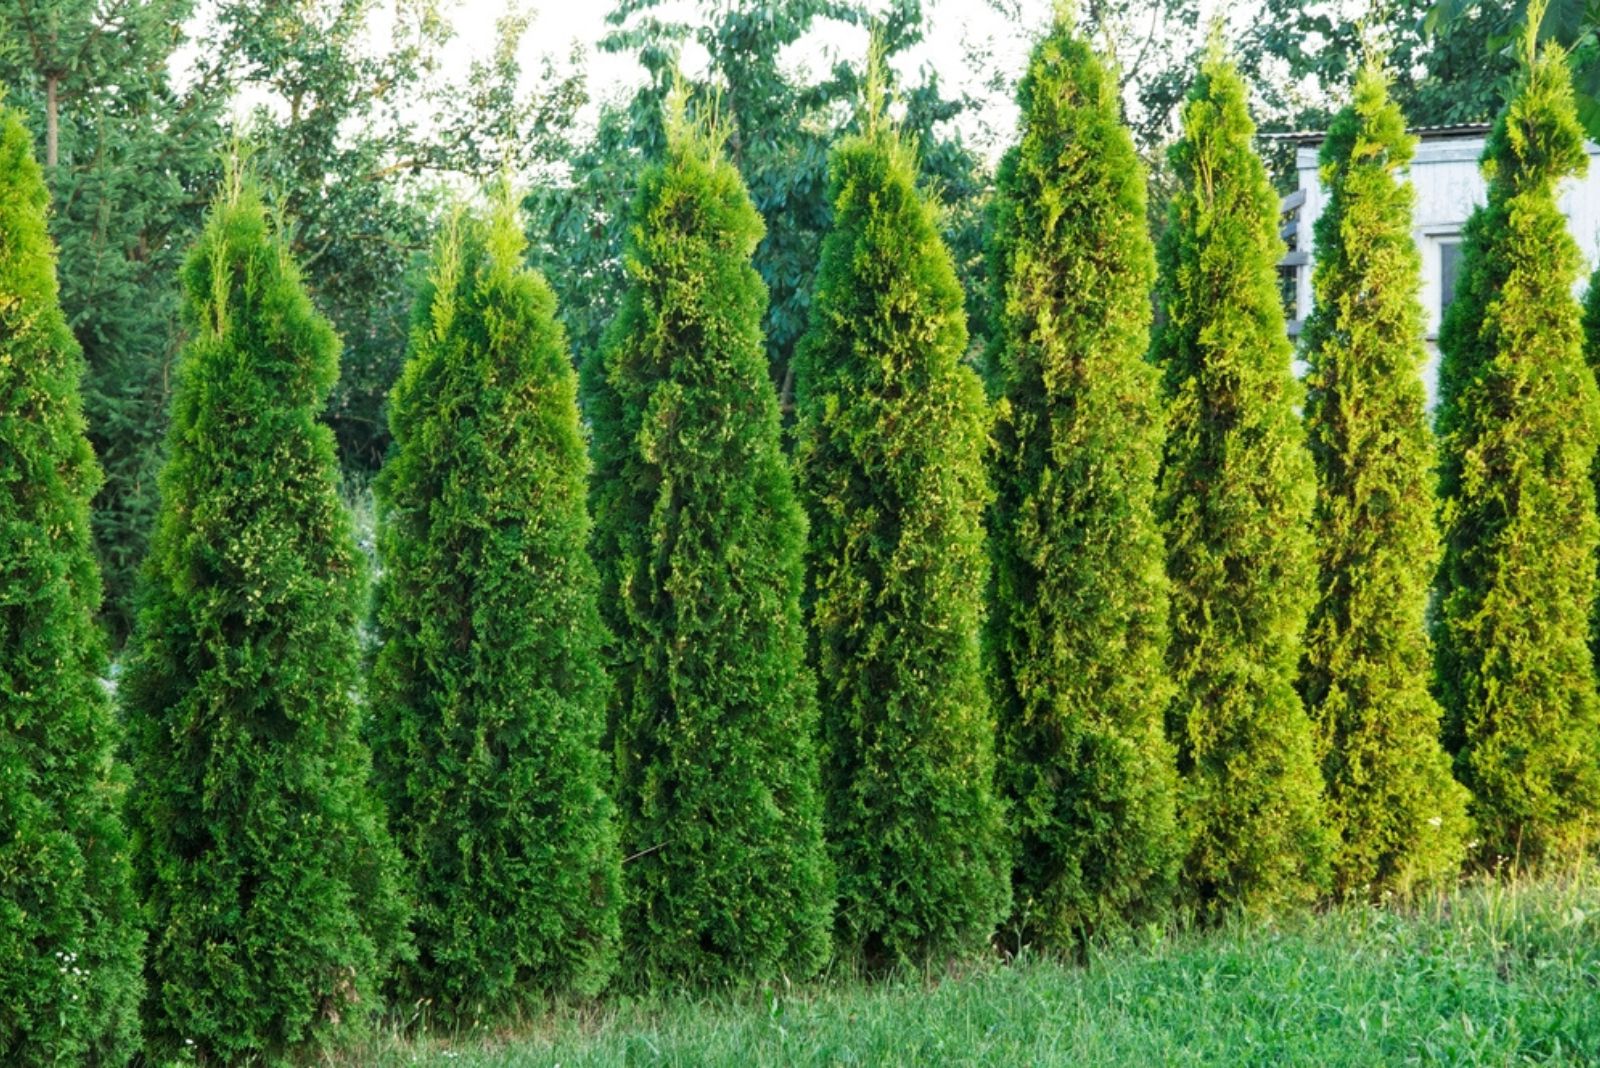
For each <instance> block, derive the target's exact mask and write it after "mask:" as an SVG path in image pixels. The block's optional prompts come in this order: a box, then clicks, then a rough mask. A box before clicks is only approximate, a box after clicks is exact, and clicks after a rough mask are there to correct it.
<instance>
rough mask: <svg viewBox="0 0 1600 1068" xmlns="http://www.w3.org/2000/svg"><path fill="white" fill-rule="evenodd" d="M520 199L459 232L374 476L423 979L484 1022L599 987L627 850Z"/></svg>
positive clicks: (555, 341)
mask: <svg viewBox="0 0 1600 1068" xmlns="http://www.w3.org/2000/svg"><path fill="white" fill-rule="evenodd" d="M525 244H526V242H525V240H524V238H523V237H522V232H521V228H520V226H519V224H518V220H517V217H516V209H515V208H514V207H513V206H512V205H511V202H510V201H509V200H505V199H502V200H501V202H500V203H499V204H498V205H497V209H496V211H495V212H494V215H493V217H492V219H491V220H490V221H489V222H487V223H480V222H478V221H476V220H460V221H458V222H456V223H454V224H452V225H451V226H450V227H449V228H447V229H446V231H445V233H444V234H443V236H442V237H441V239H440V241H439V243H438V247H437V250H436V252H435V255H434V261H433V267H432V271H431V273H430V275H429V278H428V280H427V282H426V284H424V286H423V287H422V289H421V291H420V292H419V294H418V296H417V300H416V307H415V313H414V315H413V324H412V331H411V354H410V357H409V360H408V362H407V364H406V368H405V371H404V374H403V376H402V377H401V379H400V382H399V384H398V385H396V387H395V390H394V393H393V395H392V397H391V398H390V403H389V422H390V427H391V429H392V431H393V435H394V448H393V451H392V452H391V454H390V458H389V461H388V463H387V464H386V465H385V466H384V469H383V472H382V474H381V475H380V477H379V480H378V483H377V487H376V489H377V496H378V502H379V523H380V528H379V539H378V546H379V552H380V555H381V558H382V560H383V566H384V571H383V580H382V583H381V585H380V588H379V596H378V624H379V629H380V634H381V638H382V646H381V648H380V650H379V653H378V657H377V662H376V664H375V666H374V670H373V679H372V710H373V728H372V729H373V760H374V763H375V765H376V768H377V777H378V782H379V784H380V787H381V791H382V793H383V795H384V800H385V801H386V802H387V803H388V810H389V821H390V828H391V829H392V831H393V833H394V837H395V841H396V843H397V844H398V845H399V847H400V850H401V852H402V854H403V855H404V856H405V859H406V861H407V863H408V865H409V868H410V872H411V878H412V883H413V890H414V897H415V912H414V915H413V920H412V928H413V931H414V933H415V938H416V950H417V957H416V961H415V963H414V964H413V965H412V966H410V967H409V968H408V969H407V974H406V976H405V981H404V983H403V984H402V989H403V990H404V992H405V995H406V1003H407V1004H410V1003H411V1002H413V1001H415V1000H417V999H421V998H427V999H430V1001H431V1004H432V1011H433V1012H434V1013H435V1014H437V1015H438V1016H439V1017H440V1018H441V1020H443V1021H448V1022H451V1023H454V1024H455V1025H457V1026H465V1025H471V1024H473V1023H476V1022H478V1021H480V1020H482V1019H483V1018H485V1017H486V1016H492V1015H503V1014H506V1013H514V1012H516V1011H517V1010H519V1009H526V1008H530V1007H531V1006H533V1005H534V1004H536V1002H537V999H539V998H540V997H542V996H543V995H546V994H550V993H562V992H567V991H578V992H582V993H592V992H594V991H596V990H597V989H598V988H599V987H600V985H601V984H602V983H604V981H605V979H606V977H607V976H608V975H609V974H610V971H611V968H612V966H613V964H614V963H615V958H616V940H617V909H618V905H619V901H620V888H619V880H620V867H619V861H620V855H619V854H618V852H617V838H616V832H615V829H614V827H613V825H612V809H611V802H610V800H609V798H608V797H607V795H606V794H605V792H604V790H603V789H602V786H603V782H604V780H605V778H606V772H605V771H604V770H603V768H604V765H603V764H602V762H601V754H600V748H599V747H600V729H601V725H602V723H603V720H604V718H605V699H606V687H605V676H604V673H603V671H602V669H601V666H600V651H601V636H602V632H601V629H600V615H599V608H598V605H597V602H596V596H597V590H598V585H597V580H596V577H595V571H594V566H593V564H592V563H591V562H590V560H589V549H588V537H589V512H588V504H587V502H586V500H585V494H586V492H587V478H588V473H589V458H588V453H587V451H586V449H587V446H586V443H585V441H584V437H583V431H582V428H581V427H580V425H579V422H578V406H577V376H576V375H575V374H574V373H573V371H572V365H571V363H570V362H569V360H568V356H567V344H566V334H565V332H564V331H563V330H562V328H561V326H560V324H559V323H558V322H557V321H556V318H555V297H554V296H553V295H552V293H551V290H550V287H549V286H548V285H546V284H545V281H544V278H543V277H542V276H541V275H539V274H537V273H535V272H534V271H531V270H528V269H526V268H525V267H523V265H522V256H523V251H524V246H525Z"/></svg>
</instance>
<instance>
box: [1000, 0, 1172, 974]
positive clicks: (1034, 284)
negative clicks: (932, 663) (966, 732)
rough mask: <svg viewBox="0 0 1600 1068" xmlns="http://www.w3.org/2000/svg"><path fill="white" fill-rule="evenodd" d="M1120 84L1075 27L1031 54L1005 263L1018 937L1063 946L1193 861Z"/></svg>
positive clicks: (1151, 911)
mask: <svg viewBox="0 0 1600 1068" xmlns="http://www.w3.org/2000/svg"><path fill="white" fill-rule="evenodd" d="M1119 101H1120V97H1119V92H1118V88H1117V78H1116V76H1115V73H1114V72H1113V71H1111V70H1109V69H1107V67H1106V66H1105V64H1103V63H1102V62H1101V61H1100V60H1099V59H1098V58H1097V57H1096V56H1095V54H1094V52H1093V50H1092V49H1091V48H1090V47H1089V45H1088V43H1087V42H1086V41H1085V40H1084V39H1083V38H1082V37H1080V36H1079V35H1078V34H1077V33H1076V32H1075V31H1074V30H1073V28H1072V26H1071V24H1070V22H1069V20H1068V19H1066V18H1065V17H1063V18H1061V19H1058V21H1057V22H1056V24H1055V26H1054V27H1053V28H1052V29H1051V31H1050V33H1049V34H1048V35H1047V36H1046V37H1045V38H1044V40H1042V41H1041V42H1040V43H1039V44H1038V46H1037V47H1036V48H1035V49H1034V52H1033V58H1032V60H1031V62H1030V64H1029V67H1028V72H1027V74H1026V76H1025V77H1024V78H1023V80H1022V85H1021V89H1020V91H1019V103H1020V104H1021V110H1022V119H1021V137H1020V142H1019V144H1018V145H1017V146H1016V147H1015V148H1014V149H1012V150H1011V152H1010V153H1008V154H1007V156H1006V159H1005V161H1004V162H1003V163H1002V165H1001V168H1000V177H999V188H998V192H997V197H996V210H995V234H994V238H993V246H992V248H991V250H990V264H991V271H992V273H993V279H992V280H993V285H994V299H993V303H994V307H995V309H996V313H997V315H996V321H995V323H994V325H993V329H992V331H991V345H990V351H989V356H988V363H989V365H990V371H991V379H992V381H993V384H994V386H995V388H996V390H997V392H999V393H1000V395H1001V402H1000V415H999V419H998V425H997V426H996V428H995V444H996V447H995V449H994V454H993V461H992V467H993V477H994V480H995V489H996V493H997V500H996V503H995V507H994V513H993V518H992V523H991V535H992V541H993V551H994V557H995V582H994V595H993V603H992V605H991V607H990V620H989V627H988V634H987V643H986V644H987V647H988V654H989V660H990V670H991V673H992V678H993V690H994V696H995V702H996V712H997V715H998V717H999V721H1000V753H999V760H1000V782H1001V783H1002V784H1003V786H1004V789H1005V794H1006V796H1007V798H1008V799H1009V801H1010V803H1011V821H1012V825H1013V828H1014V831H1015V834H1016V839H1017V842H1016V855H1015V886H1014V894H1015V898H1016V901H1015V909H1016V923H1017V925H1018V927H1019V933H1020V934H1021V935H1022V936H1023V937H1025V938H1030V939H1038V940H1041V941H1042V942H1044V943H1046V944H1052V945H1055V946H1057V947H1064V946H1072V945H1074V944H1076V943H1077V942H1078V940H1080V939H1082V938H1083V937H1084V936H1085V935H1088V934H1092V933H1096V932H1100V931H1103V930H1104V929H1105V928H1107V927H1109V926H1115V925H1118V924H1122V923H1125V922H1128V921H1133V920H1141V919H1148V918H1152V917H1154V916H1158V915H1159V914H1160V911H1161V910H1162V909H1163V908H1165V907H1166V905H1167V904H1168V903H1169V902H1170V899H1171V896H1172V890H1173V882H1174V876H1175V874H1176V867H1177V861H1178V858H1179V855H1180V850H1181V843H1180V841H1179V839H1178V833H1177V827H1176V825H1175V822H1174V812H1173V806H1174V794H1175V788H1176V782H1175V780H1176V773H1175V766H1174V761H1173V753H1172V748H1171V746H1170V745H1169V744H1168V743H1167V740H1166V738H1165V736H1164V732H1163V723H1162V717H1163V713H1164V711H1165V708H1166V704H1167V701H1168V699H1169V698H1170V696H1171V693H1172V689H1171V685H1170V684H1169V682H1168V681H1167V668H1166V664H1165V662H1164V657H1165V654H1166V646H1167V611H1168V601H1167V579H1166V575H1165V572H1164V561H1163V552H1162V544H1161V534H1160V530H1159V528H1158V527H1157V525H1156V518H1155V513H1154V497H1155V488H1156V473H1157V467H1158V465H1159V463H1160V458H1161V441H1162V420H1161V410H1160V380H1159V376H1158V374H1157V372H1156V371H1155V369H1154V368H1152V367H1151V366H1150V365H1149V363H1147V362H1146V358H1145V357H1146V353H1147V350H1148V348H1149V344H1150V314H1151V310H1150V286H1151V284H1152V282H1153V281H1154V277H1155V254H1154V251H1153V249H1152V248H1151V244H1150V238H1149V236H1148V234H1147V233H1146V228H1145V179H1144V170H1143V168H1142V166H1141V165H1140V163H1139V158H1138V156H1137V154H1136V152H1135V150H1134V146H1133V138H1132V136H1131V135H1130V134H1129V132H1128V130H1127V128H1126V127H1124V126H1123V125H1122V122H1121V120H1120V118H1119V116H1120V103H1119Z"/></svg>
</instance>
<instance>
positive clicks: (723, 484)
mask: <svg viewBox="0 0 1600 1068" xmlns="http://www.w3.org/2000/svg"><path fill="white" fill-rule="evenodd" d="M761 234H762V225H761V218H760V216H759V215H757V213H756V210H755V208H754V206H753V205H752V204H751V202H750V197H749V194H748V193H747V192H746V191H745V188H744V184H743V183H742V181H741V180H740V178H739V173H738V171H737V170H735V169H734V167H733V165H732V164H731V163H729V162H728V161H727V160H726V159H725V158H724V157H723V155H722V135H721V133H720V131H718V130H717V129H715V128H713V127H711V126H710V125H708V124H704V123H690V122H689V121H688V120H687V119H685V118H684V116H683V101H682V94H681V93H679V94H677V100H676V103H675V105H674V107H673V111H672V114H671V115H670V116H669V121H668V133H667V145H666V149H665V153H664V159H663V161H662V162H661V163H658V164H656V165H654V166H652V167H650V168H649V169H647V170H646V171H645V173H644V174H643V175H642V176H641V178H640V188H639V192H638V195H637V197H636V198H635V201H634V207H633V223H632V227H631V232H630V236H629V243H628V255H627V267H628V274H629V286H628V290H627V293H626V294H625V296H624V297H623V303H622V310H621V312H620V313H619V315H618V317H617V319H616V320H615V321H614V322H613V324H612V327H611V329H610V331H609V332H608V335H607V339H606V343H605V345H604V346H603V347H602V349H601V350H600V351H599V353H597V354H596V355H594V356H593V357H591V358H590V360H589V361H588V362H587V363H586V365H585V375H584V377H585V384H584V389H585V393H586V395H587V404H588V414H589V418H590V420H591V423H592V425H593V428H594V436H595V445H594V450H595V457H596V472H595V487H596V489H595V493H594V501H595V524H596V546H597V562H598V563H599V565H600V566H601V568H602V570H603V572H606V573H607V574H606V575H605V578H604V584H605V587H606V588H607V590H608V591H609V592H608V593H607V594H605V595H603V597H602V602H601V603H602V608H603V610H606V611H608V615H609V619H608V622H609V624H610V629H611V630H612V632H613V634H614V636H615V639H614V642H613V644H612V657H613V667H612V673H613V676H614V678H615V679H616V692H615V696H614V698H613V707H612V709H611V712H610V731H609V733H610V735H611V738H612V742H613V745H614V748H615V755H616V784H615V790H616V798H617V806H618V811H619V813H620V817H621V819H620V831H621V837H622V847H623V854H624V856H625V857H626V858H627V859H626V861H625V863H624V867H623V883H624V895H625V896H624V906H623V934H624V938H625V940H626V941H627V942H628V944H629V945H630V946H631V949H630V951H629V953H628V954H627V958H626V962H627V966H628V968H629V969H630V973H631V977H632V979H633V980H634V981H635V982H639V981H644V980H648V979H651V978H657V977H659V978H663V979H673V980H684V981H693V982H706V983H715V982H724V981H727V982H740V981H747V980H750V979H762V978H768V977H772V976H775V975H777V974H779V973H780V972H782V973H785V974H788V975H790V976H795V977H800V976H805V975H809V974H811V973H812V972H814V971H816V969H817V968H818V967H819V966H820V965H821V963H822V961H823V959H824V957H825V955H826V953H827V948H828V924H829V918H830V907H829V892H830V888H831V883H830V878H829V874H828V864H827V858H826V854H825V851H824V848H823V844H822V816H821V807H820V800H819V798H818V766H817V756H816V741H815V737H814V735H815V732H816V729H817V723H816V695H815V692H814V680H813V676H812V674H811V672H810V671H809V669H808V668H807V667H806V663H805V636H804V631H803V629H802V625H801V615H800V588H801V582H802V565H803V560H802V555H803V553H804V549H805V517H804V515H803V513H802V512H801V509H800V504H799V501H798V499H797V497H796V495H795V491H794V486H793V482H792V476H791V473H790V471H789V468H788V464H787V461H786V459H785V457H784V455H783V452H782V450H781V448H780V445H779V425H778V404H777V397H776V395H775V393H774V391H773V388H772V384H771V382H770V381H769V379H768V377H767V370H766V359H765V356H764V351H763V346H762V338H761V314H762V309H763V307H764V305H765V302H766V292H765V287H764V286H763V285H762V283H761V279H760V277H759V276H758V275H757V274H756V272H755V270H754V269H753V268H752V267H751V265H750V257H751V254H752V252H753V251H754V249H755V246H756V243H757V242H758V241H760V239H761Z"/></svg>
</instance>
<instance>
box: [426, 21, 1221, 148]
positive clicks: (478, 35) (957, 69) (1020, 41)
mask: <svg viewBox="0 0 1600 1068" xmlns="http://www.w3.org/2000/svg"><path fill="white" fill-rule="evenodd" d="M724 2H738V0H724ZM1225 3H1227V0H1202V3H1201V8H1202V11H1201V14H1202V24H1204V19H1205V18H1207V17H1209V13H1210V12H1211V11H1212V10H1214V9H1217V8H1219V7H1220V6H1221V5H1223V4H1225ZM521 6H522V9H523V10H527V11H531V12H532V13H533V14H534V16H535V18H534V23H533V27H532V29H531V30H530V31H529V33H528V35H527V38H526V39H525V40H524V42H523V61H524V63H523V66H524V69H525V70H526V69H532V68H533V67H534V66H535V64H536V60H537V58H538V57H539V56H541V55H544V54H555V55H558V56H564V55H565V54H566V53H567V52H568V51H569V50H570V48H571V44H572V42H574V41H576V42H579V43H581V44H582V45H583V46H584V48H585V49H586V51H587V52H588V56H589V58H588V73H589V85H590V88H591V91H592V93H593V95H594V96H596V97H597V98H607V97H610V96H613V95H620V94H622V93H623V92H625V91H626V90H628V89H630V88H632V87H633V86H635V85H636V84H637V83H638V82H639V80H640V79H641V77H642V73H641V71H640V69H639V67H638V65H637V64H636V63H635V62H634V61H633V59H632V57H630V56H618V55H610V54H606V53H603V52H601V51H600V50H599V49H598V48H597V47H596V43H597V42H598V41H599V40H600V38H601V37H602V36H603V35H604V34H605V32H606V29H607V26H606V22H605V16H606V12H607V11H609V10H610V8H611V3H610V0H577V2H553V0H522V4H521ZM874 6H878V7H883V8H887V6H888V5H887V3H884V2H882V0H879V2H878V3H877V4H876V5H874ZM1228 6H1230V7H1234V8H1237V7H1238V6H1239V5H1238V4H1237V3H1233V4H1229V5H1228ZM694 7H695V3H694V0H677V2H676V3H675V4H674V5H673V6H672V7H671V8H668V9H666V11H665V12H664V14H665V13H666V12H670V11H674V10H676V11H683V12H690V11H692V10H693V8H694ZM1053 8H1054V0H924V11H925V13H926V18H927V26H926V36H925V40H924V42H923V44H922V45H921V46H919V47H918V48H916V49H914V50H912V51H910V52H908V53H906V54H904V55H902V56H900V57H898V59H897V62H896V67H897V68H898V69H899V72H900V73H901V75H902V76H903V77H905V78H907V79H909V80H910V81H912V82H913V83H915V82H918V81H920V80H921V79H920V78H919V77H918V76H917V72H918V70H919V69H921V68H923V67H927V68H930V69H932V70H934V71H937V72H938V73H939V76H940V79H941V81H942V82H943V83H944V85H945V87H946V92H947V93H949V94H951V95H954V94H955V93H956V92H966V93H970V94H972V95H974V96H976V97H978V98H980V99H982V100H984V104H985V106H984V112H985V113H986V116H987V117H988V119H989V121H990V123H991V124H992V125H993V126H994V127H995V128H996V129H997V130H999V131H1002V132H1004V133H1009V131H1010V127H1011V125H1012V123H1013V121H1014V109H1013V108H1012V105H1011V100H1010V99H1009V93H1004V94H1000V95H996V94H994V93H993V92H991V91H989V90H988V89H987V88H986V87H985V86H984V85H983V84H982V82H983V81H984V80H985V79H986V77H987V75H988V74H989V73H990V72H987V71H985V72H978V73H975V72H974V71H973V70H972V69H971V64H969V63H968V62H967V49H968V48H969V47H970V46H973V45H976V44H979V43H984V42H987V43H989V44H990V45H991V53H992V56H993V63H994V65H995V67H996V68H997V69H998V70H999V71H1001V72H1002V73H1004V74H1005V75H1006V77H1007V79H1008V82H1010V81H1014V79H1015V78H1016V76H1017V75H1019V74H1020V73H1021V71H1022V69H1023V67H1024V65H1025V64H1026V62H1027V57H1028V52H1029V50H1030V48H1031V46H1032V42H1033V40H1034V39H1035V38H1036V37H1037V36H1038V35H1039V33H1041V32H1042V31H1043V30H1044V29H1045V27H1046V26H1047V25H1048V23H1049V20H1050V16H1051V12H1052V10H1053ZM505 10H506V0H457V3H456V7H455V9H454V11H453V15H454V17H455V24H456V27H457V30H458V32H459V34H460V41H459V43H458V45H457V47H458V48H460V50H461V54H462V56H463V65H464V64H465V59H466V57H467V56H469V55H473V54H484V53H486V52H487V51H488V49H489V48H490V47H491V45H492V42H493V39H494V25H495V21H496V19H497V18H498V17H499V16H500V15H501V14H502V13H503V12H504V11H505ZM1152 10H1153V9H1152ZM1140 22H1141V24H1140V25H1136V26H1128V27H1121V28H1118V29H1120V30H1121V32H1124V33H1127V34H1130V35H1131V34H1134V33H1142V32H1144V31H1145V30H1146V25H1144V24H1143V16H1142V15H1141V16H1140ZM866 47H867V32H866V30H865V28H863V27H858V26H850V25H847V24H843V23H838V22H833V21H831V20H819V23H818V25H817V26H816V27H815V28H814V29H813V31H812V32H811V33H810V34H809V35H808V36H807V37H806V38H805V39H804V40H802V41H800V42H799V43H798V44H797V45H796V46H795V47H794V48H793V49H792V50H791V55H790V56H788V57H786V58H787V59H788V61H789V62H791V63H793V64H795V65H797V66H807V67H810V68H811V69H814V70H819V69H825V68H826V66H828V65H831V64H832V63H833V62H834V60H835V59H838V58H843V59H846V60H848V61H852V62H859V61H860V59H861V58H862V57H863V56H864V55H865V53H866ZM697 51H699V50H698V49H695V48H690V49H686V52H685V55H684V56H683V62H684V66H685V67H686V68H687V69H689V70H690V71H693V70H695V69H696V68H697V67H700V66H701V65H702V64H703V63H704V62H705V57H704V53H703V51H701V52H700V54H698V55H697V54H696V52H697Z"/></svg>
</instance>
